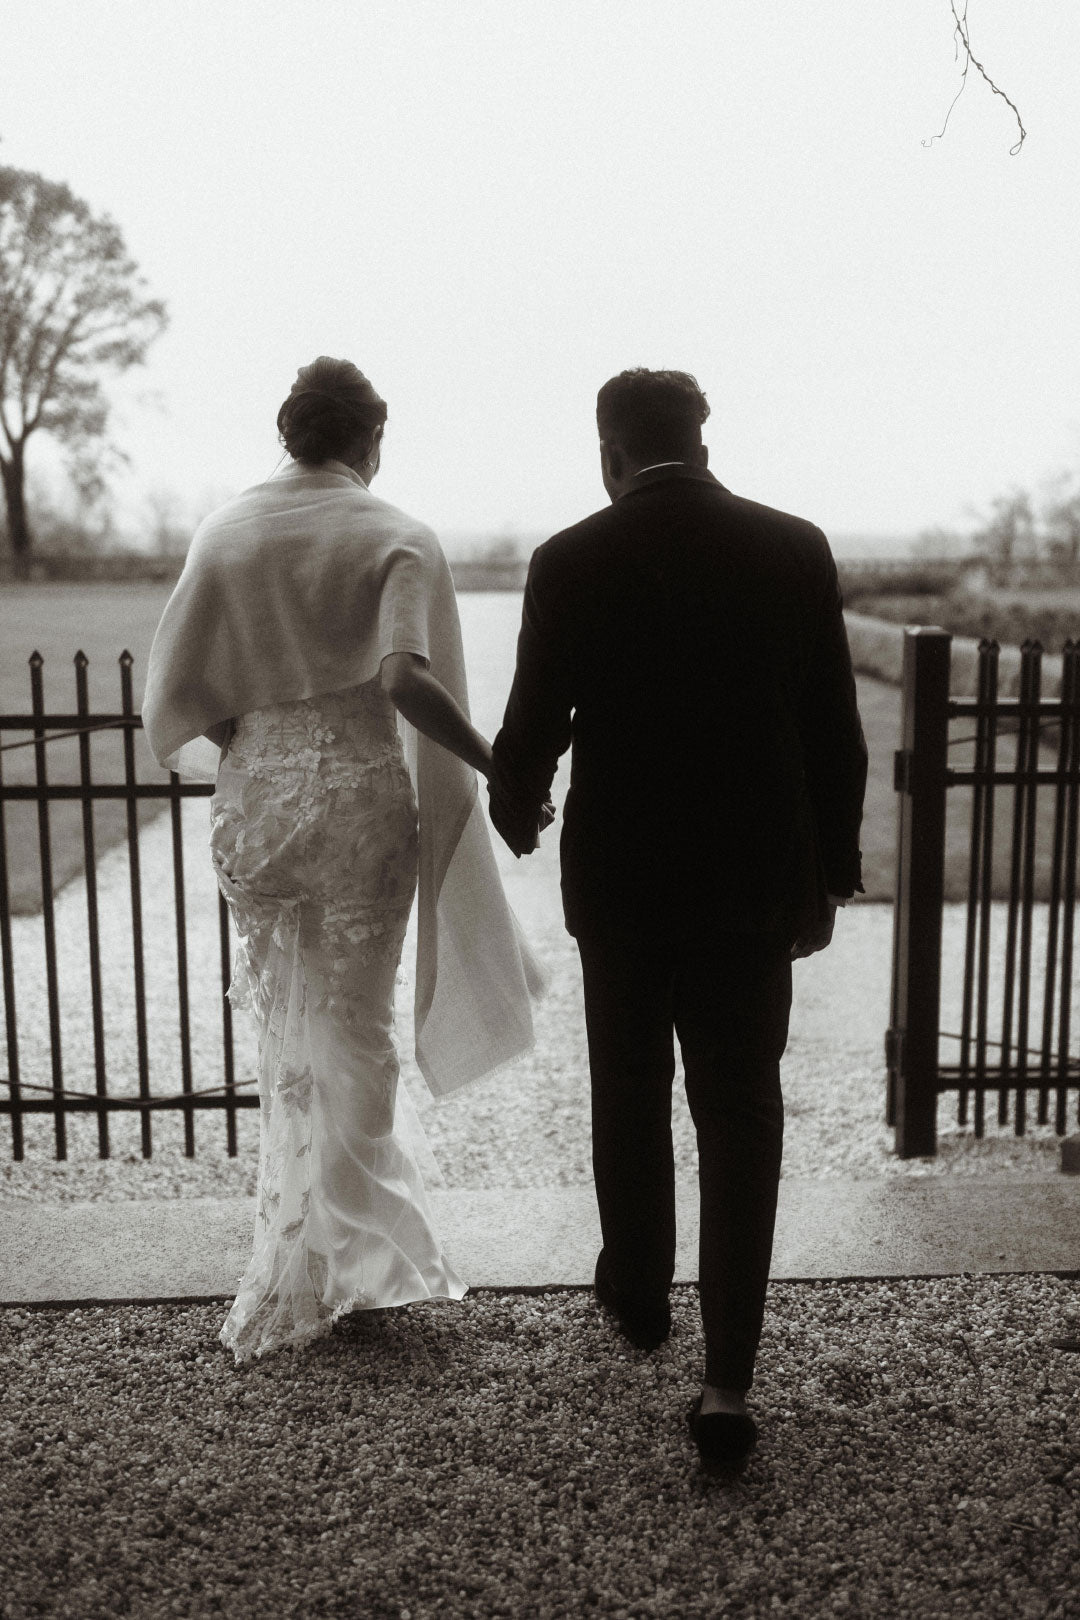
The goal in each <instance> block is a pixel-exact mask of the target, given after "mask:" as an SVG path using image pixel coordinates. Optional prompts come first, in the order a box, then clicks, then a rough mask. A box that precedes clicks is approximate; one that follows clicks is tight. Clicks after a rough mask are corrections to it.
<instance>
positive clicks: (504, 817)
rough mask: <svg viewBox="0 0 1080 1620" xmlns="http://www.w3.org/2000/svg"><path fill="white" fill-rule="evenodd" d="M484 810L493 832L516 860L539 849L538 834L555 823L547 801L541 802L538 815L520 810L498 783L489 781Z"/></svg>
mask: <svg viewBox="0 0 1080 1620" xmlns="http://www.w3.org/2000/svg"><path fill="white" fill-rule="evenodd" d="M488 808H489V810H490V812H491V821H492V825H493V826H494V828H495V831H496V832H497V833H498V834H499V836H500V838H501V839H502V841H503V843H504V844H506V846H507V847H508V848H509V849H510V850H511V851H512V852H513V853H514V855H516V856H517V857H518V858H519V859H520V857H521V856H522V855H531V854H532V853H533V851H534V850H537V849H539V848H540V834H541V833H542V832H543V831H544V830H545V828H547V827H550V826H551V823H552V822H553V821H554V820H555V806H554V805H553V804H552V802H551V800H550V799H545V801H544V803H543V804H542V805H541V806H540V810H539V813H537V811H536V810H535V809H533V810H529V809H524V808H523V807H522V805H521V803H520V801H516V800H514V799H513V798H512V797H510V796H509V795H508V794H507V793H506V792H505V790H504V789H503V787H502V786H501V784H499V783H498V782H497V781H494V780H491V779H490V778H489V780H488Z"/></svg>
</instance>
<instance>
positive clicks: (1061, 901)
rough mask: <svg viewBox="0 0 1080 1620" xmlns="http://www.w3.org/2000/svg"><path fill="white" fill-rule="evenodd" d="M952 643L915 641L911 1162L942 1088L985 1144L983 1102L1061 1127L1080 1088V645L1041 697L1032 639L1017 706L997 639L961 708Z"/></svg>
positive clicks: (897, 1052)
mask: <svg viewBox="0 0 1080 1620" xmlns="http://www.w3.org/2000/svg"><path fill="white" fill-rule="evenodd" d="M951 641H952V638H951V636H949V635H948V634H947V633H946V632H945V631H943V630H936V629H918V630H908V631H906V632H905V638H904V680H903V719H902V746H901V748H900V750H899V752H898V753H897V755H896V776H895V785H896V788H897V791H898V793H899V795H900V815H899V833H898V845H897V890H896V908H895V916H894V933H893V973H892V1006H891V1016H890V1028H889V1031H888V1034H887V1037H886V1062H887V1067H888V1092H887V1103H886V1119H887V1122H888V1124H890V1125H892V1126H895V1129H896V1147H897V1151H898V1152H899V1154H900V1155H901V1157H904V1158H909V1157H912V1156H915V1155H920V1154H932V1153H934V1152H935V1151H936V1146H937V1102H938V1097H939V1096H940V1095H941V1094H942V1093H943V1092H954V1091H955V1092H956V1094H957V1119H958V1121H959V1123H960V1124H964V1125H966V1124H967V1123H968V1122H969V1113H970V1118H971V1122H972V1123H973V1126H974V1131H975V1134H976V1136H981V1135H982V1134H983V1132H984V1129H985V1122H986V1107H987V1098H988V1097H989V1098H990V1099H991V1102H992V1104H996V1114H997V1121H998V1124H999V1125H1005V1124H1007V1123H1008V1120H1009V1113H1010V1108H1011V1110H1012V1117H1013V1124H1014V1129H1015V1131H1016V1134H1017V1135H1022V1134H1023V1133H1024V1131H1025V1129H1026V1127H1027V1124H1028V1119H1029V1111H1030V1109H1031V1108H1032V1107H1034V1110H1035V1117H1036V1118H1037V1120H1038V1122H1039V1123H1040V1124H1042V1125H1046V1124H1048V1123H1049V1122H1050V1117H1051V1115H1050V1109H1051V1105H1052V1106H1053V1124H1054V1129H1055V1131H1056V1132H1057V1133H1058V1134H1059V1135H1063V1134H1064V1133H1065V1131H1066V1129H1067V1115H1068V1109H1069V1102H1068V1098H1069V1092H1070V1090H1076V1089H1078V1088H1080V1044H1078V1036H1080V1017H1078V1016H1077V984H1076V975H1075V970H1074V949H1075V932H1076V910H1077V906H1076V900H1077V830H1078V811H1080V643H1074V642H1072V641H1069V642H1067V643H1066V644H1065V648H1064V651H1063V653H1062V656H1061V660H1060V663H1061V676H1060V687H1059V691H1058V692H1057V693H1056V694H1052V695H1046V694H1044V692H1043V690H1042V685H1043V651H1042V648H1041V647H1040V645H1039V644H1038V642H1025V643H1024V645H1023V648H1022V649H1021V660H1020V681H1019V691H1018V693H1017V695H1015V696H1010V697H1006V696H1002V695H1001V694H1000V693H999V690H998V651H999V649H998V646H997V643H996V642H985V641H984V642H982V643H980V647H979V659H978V677H977V687H976V695H975V696H974V697H971V698H955V697H951V696H950V693H949V675H950V651H951ZM1055 662H1056V660H1055ZM965 797H969V798H970V806H968V805H965V804H964V803H963V802H962V801H963V799H964V798H965ZM950 811H952V816H951V819H950ZM958 812H959V814H958ZM961 837H962V838H963V840H964V842H963V846H962V847H958V839H959V838H961ZM950 862H951V863H952V864H953V865H954V866H955V865H957V864H958V863H962V869H963V871H964V873H965V878H966V883H965V888H966V893H965V896H964V901H963V904H962V907H958V908H955V914H954V915H952V916H950V917H949V918H948V919H947V920H948V922H949V923H950V925H951V928H950V936H949V939H948V940H947V941H944V943H945V944H947V946H948V950H947V951H946V952H945V954H944V956H943V935H944V932H945V930H944V926H943V925H944V923H945V921H946V906H945V900H946V868H947V863H950ZM960 964H962V971H960V972H959V973H957V971H956V969H957V968H958V967H959V966H960ZM943 966H944V968H945V976H946V978H948V979H949V980H950V981H951V982H949V983H948V984H946V985H945V986H944V987H943ZM946 1009H948V1010H946Z"/></svg>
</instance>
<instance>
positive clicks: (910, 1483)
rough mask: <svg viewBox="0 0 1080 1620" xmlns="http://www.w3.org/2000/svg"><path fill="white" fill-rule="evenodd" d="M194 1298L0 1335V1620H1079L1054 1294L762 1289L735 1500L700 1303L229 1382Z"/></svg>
mask: <svg viewBox="0 0 1080 1620" xmlns="http://www.w3.org/2000/svg"><path fill="white" fill-rule="evenodd" d="M219 1314H220V1312H219V1309H218V1307H217V1306H210V1307H206V1306H198V1307H188V1308H181V1307H162V1306H158V1307H127V1308H115V1307H114V1308H111V1309H90V1310H83V1311H72V1312H56V1311H51V1310H41V1311H32V1312H16V1311H6V1312H3V1313H0V1343H2V1348H3V1357H4V1363H5V1376H4V1386H3V1416H2V1424H3V1448H2V1457H3V1461H2V1463H0V1470H2V1475H3V1481H2V1489H3V1501H4V1521H5V1522H4V1534H3V1538H2V1551H0V1566H2V1567H0V1577H2V1579H0V1613H2V1614H3V1616H4V1617H5V1620H26V1617H31V1616H46V1615H47V1616H65V1617H71V1620H98V1617H102V1620H106V1617H107V1620H113V1617H114V1616H119V1615H124V1616H130V1617H132V1620H157V1617H158V1616H162V1617H164V1616H174V1615H176V1616H192V1617H195V1616H197V1617H199V1620H202V1617H204V1616H212V1615H222V1616H227V1617H228V1620H247V1617H251V1620H256V1617H257V1620H265V1617H268V1616H273V1617H274V1620H287V1617H297V1620H299V1617H317V1620H332V1617H336V1616H349V1617H350V1620H352V1617H356V1616H363V1617H364V1620H428V1617H434V1616H440V1617H442V1616H446V1617H457V1616H461V1617H475V1616H514V1617H517V1616H528V1617H529V1620H556V1617H559V1620H570V1617H575V1620H576V1617H577V1616H579V1615H598V1616H599V1615H605V1616H617V1617H623V1620H631V1617H632V1620H638V1617H646V1616H665V1617H667V1616H678V1617H680V1620H692V1617H697V1616H702V1617H706V1616H708V1617H712V1616H717V1615H723V1616H725V1617H727V1616H732V1617H734V1616H747V1617H749V1616H755V1617H756V1616H762V1615H770V1614H774V1613H776V1614H789V1615H795V1616H800V1617H802V1616H807V1617H818V1616H827V1615H847V1616H871V1615H873V1616H878V1615H884V1616H889V1617H890V1620H893V1617H895V1620H953V1617H955V1620H970V1617H972V1616H979V1620H997V1617H1001V1620H1018V1617H1019V1620H1035V1617H1039V1620H1070V1617H1074V1616H1077V1615H1080V1592H1078V1590H1077V1581H1076V1572H1077V1569H1078V1567H1080V1456H1078V1447H1077V1432H1076V1423H1077V1416H1078V1410H1077V1406H1078V1393H1077V1383H1078V1378H1077V1375H1078V1371H1080V1358H1078V1357H1077V1356H1075V1355H1070V1354H1069V1353H1068V1352H1064V1351H1061V1350H1057V1349H1054V1348H1053V1347H1052V1345H1051V1341H1052V1340H1053V1339H1054V1338H1056V1337H1059V1336H1061V1335H1062V1334H1065V1333H1067V1332H1069V1331H1071V1332H1073V1333H1074V1334H1075V1333H1077V1332H1080V1293H1078V1285H1077V1284H1076V1283H1074V1282H1066V1281H1062V1280H1060V1279H1056V1278H1053V1277H1007V1278H987V1277H980V1278H954V1279H949V1280H945V1281H937V1282H932V1283H931V1282H913V1281H907V1280H898V1281H892V1282H888V1283H846V1284H843V1285H837V1284H833V1283H818V1284H774V1285H773V1287H772V1290H771V1294H770V1310H769V1314H768V1317H767V1321H766V1329H765V1337H764V1340H763V1344H762V1350H761V1356H760V1360H759V1372H758V1379H757V1382H756V1384H755V1388H754V1391H753V1408H754V1410H755V1412H756V1415H757V1417H758V1419H759V1421H760V1423H761V1426H762V1437H761V1442H760V1445H759V1447H758V1450H757V1452H756V1453H755V1455H754V1457H753V1458H752V1459H751V1463H750V1467H749V1470H748V1472H747V1473H746V1475H745V1476H744V1478H743V1479H742V1481H741V1482H739V1483H737V1484H734V1485H725V1484H723V1483H718V1482H715V1481H711V1480H708V1479H706V1478H704V1477H703V1476H702V1475H701V1474H700V1473H699V1471H698V1469H697V1462H696V1452H695V1451H694V1448H693V1445H692V1442H691V1440H690V1436H689V1433H688V1431H687V1429H686V1426H685V1417H684V1413H685V1409H686V1407H687V1405H688V1404H689V1401H690V1399H691V1398H692V1396H693V1394H694V1392H695V1387H696V1386H695V1374H696V1371H697V1368H698V1367H699V1365H700V1356H701V1341H700V1328H699V1322H698V1313H697V1301H696V1292H695V1290H693V1289H690V1288H680V1289H677V1290H676V1291H675V1295H674V1331H673V1334H672V1337H671V1339H670V1340H669V1341H668V1343H667V1344H666V1345H665V1346H663V1347H662V1348H661V1349H660V1350H659V1351H658V1352H656V1353H655V1354H654V1355H652V1356H650V1357H645V1356H643V1355H642V1354H641V1353H640V1352H637V1351H634V1350H630V1349H628V1348H627V1347H626V1346H625V1344H624V1342H623V1341H622V1340H621V1339H620V1338H619V1337H618V1336H617V1335H616V1334H615V1332H614V1331H613V1329H612V1328H611V1326H610V1325H609V1323H608V1320H607V1319H606V1318H605V1317H604V1316H602V1315H601V1314H600V1312H599V1311H598V1309H597V1307H596V1305H595V1303H594V1301H593V1300H592V1298H591V1296H590V1294H589V1293H588V1292H585V1291H576V1292H559V1293H550V1294H545V1295H541V1296H535V1297H528V1296H521V1295H505V1294H504V1295H491V1294H487V1295H470V1296H469V1297H467V1298H466V1299H465V1301H464V1302H463V1303H461V1304H460V1305H453V1306H445V1305H442V1306H431V1305H427V1306H413V1307H409V1308H407V1309H405V1310H397V1311H388V1312H385V1313H372V1314H371V1315H367V1316H356V1317H353V1318H349V1319H347V1320H346V1321H345V1322H344V1323H342V1324H340V1326H339V1328H338V1329H337V1330H336V1331H335V1333H334V1335H333V1337H331V1338H330V1339H328V1340H324V1341H321V1342H320V1343H318V1344H316V1345H315V1346H314V1347H312V1348H310V1349H308V1350H307V1351H306V1352H304V1353H303V1354H301V1355H296V1356H294V1355H292V1354H283V1355H280V1356H277V1357H271V1358H269V1359H268V1360H267V1361H266V1362H265V1363H263V1364H256V1365H254V1366H252V1367H249V1368H244V1369H239V1370H238V1369H236V1368H235V1367H234V1366H233V1364H232V1361H231V1358H229V1357H228V1356H227V1355H226V1354H225V1353H224V1352H223V1351H222V1350H221V1349H220V1348H219V1347H218V1346H217V1345H216V1344H215V1342H214V1334H215V1331H216V1327H217V1323H218V1316H219Z"/></svg>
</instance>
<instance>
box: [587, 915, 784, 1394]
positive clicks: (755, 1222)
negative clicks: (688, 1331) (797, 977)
mask: <svg viewBox="0 0 1080 1620" xmlns="http://www.w3.org/2000/svg"><path fill="white" fill-rule="evenodd" d="M578 947H579V950H580V953H581V964H582V973H583V978H584V987H585V1018H586V1025H587V1030H588V1041H589V1065H590V1070H591V1078H592V1132H593V1170H594V1174H595V1178H596V1194H597V1202H598V1204H599V1209H600V1225H601V1231H602V1233H603V1240H604V1257H605V1263H606V1266H607V1270H608V1274H609V1276H610V1278H611V1282H612V1284H613V1286H614V1288H615V1290H616V1292H617V1293H618V1294H619V1295H620V1296H621V1297H622V1298H624V1299H625V1300H626V1301H627V1302H628V1303H632V1304H639V1305H642V1306H653V1307H656V1306H660V1305H662V1304H663V1302H664V1301H665V1300H666V1298H667V1293H668V1289H669V1288H670V1286H671V1280H672V1277H673V1275H674V1270H675V1172H674V1155H673V1149H672V1140H671V1085H672V1080H673V1079H674V1075H675V1053H674V1037H675V1036H677V1037H678V1040H679V1046H680V1049H681V1052H682V1059H683V1066H684V1069H685V1073H686V1095H687V1101H688V1103H689V1106H690V1114H691V1117H692V1119H693V1121H694V1126H695V1129H696V1132H697V1146H698V1163H699V1171H698V1173H699V1183H700V1196H701V1230H700V1246H699V1286H700V1294H701V1314H702V1321H703V1325H704V1330H705V1346H706V1360H705V1379H706V1382H707V1383H710V1384H716V1385H720V1386H723V1387H727V1388H731V1389H743V1390H745V1389H748V1388H749V1387H750V1384H751V1383H752V1381H753V1376H754V1359H755V1355H756V1352H757V1346H758V1340H759V1339H760V1337H761V1326H762V1320H763V1317H764V1312H765V1294H766V1289H767V1286H768V1280H769V1262H770V1259H771V1256H772V1241H773V1228H774V1224H775V1218H776V1199H777V1189H778V1184H779V1179H780V1161H781V1155H782V1150H783V1134H784V1105H783V1098H782V1095H781V1090H780V1058H781V1056H782V1055H783V1051H784V1047H785V1045H786V1043H787V1031H788V1016H789V1013H790V1010H791V955H790V939H789V938H787V937H783V938H781V937H778V936H760V935H749V934H747V935H743V934H736V933H728V934H724V935H723V936H721V937H719V938H714V939H712V940H709V941H708V942H706V943H695V944H690V943H677V944H672V943H665V942H660V941H656V940H650V939H649V938H648V936H647V935H645V934H642V933H638V932H634V933H629V932H621V933H620V932H612V931H604V932H602V933H588V934H579V936H578Z"/></svg>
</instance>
